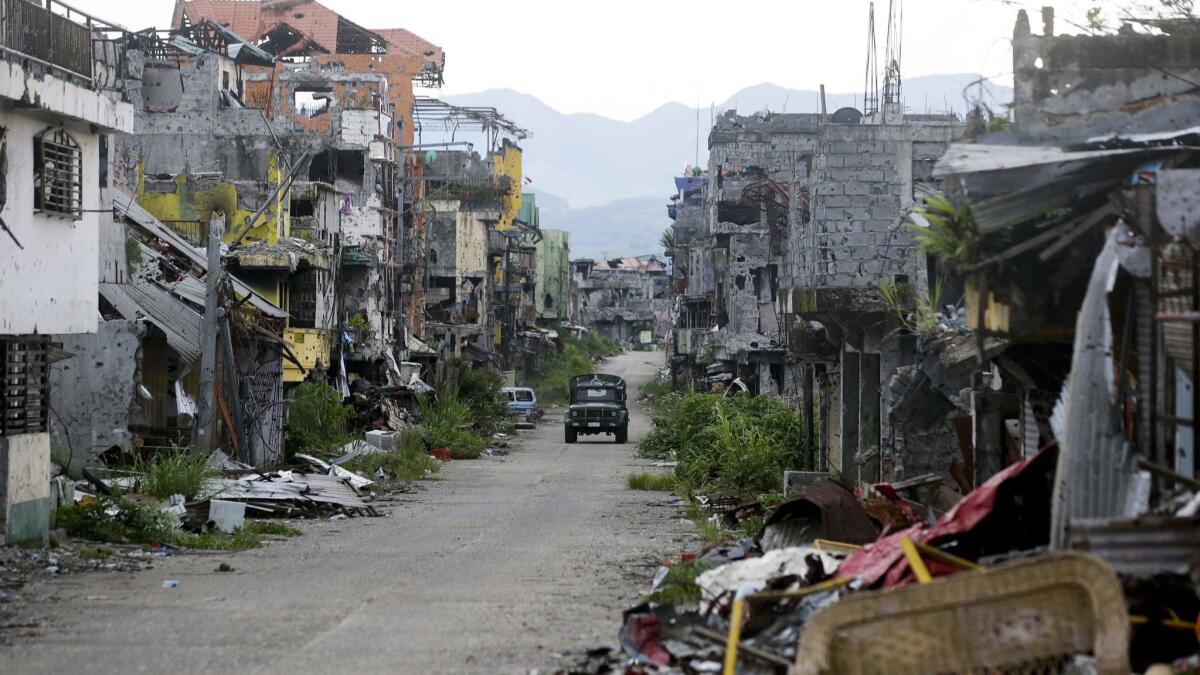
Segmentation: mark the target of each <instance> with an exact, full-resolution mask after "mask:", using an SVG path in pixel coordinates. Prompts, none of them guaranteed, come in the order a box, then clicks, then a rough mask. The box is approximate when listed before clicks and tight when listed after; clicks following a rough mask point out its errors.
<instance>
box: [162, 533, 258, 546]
mask: <svg viewBox="0 0 1200 675" xmlns="http://www.w3.org/2000/svg"><path fill="white" fill-rule="evenodd" d="M167 543H170V544H174V545H175V546H179V547H181V548H191V549H196V550H200V551H245V550H247V549H251V548H259V547H261V546H262V537H261V536H259V534H258V533H257V532H255V531H254V530H252V529H251V528H249V527H243V528H242V529H240V530H238V531H237V532H235V533H234V534H225V533H224V532H205V533H204V534H192V533H190V532H174V533H172V534H171V536H170V537H169V539H168V540H167Z"/></svg>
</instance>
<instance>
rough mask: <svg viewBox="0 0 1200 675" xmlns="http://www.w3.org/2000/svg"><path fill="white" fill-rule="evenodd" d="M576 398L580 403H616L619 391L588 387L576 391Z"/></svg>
mask: <svg viewBox="0 0 1200 675" xmlns="http://www.w3.org/2000/svg"><path fill="white" fill-rule="evenodd" d="M575 398H576V399H577V400H578V401H579V402H580V403H614V402H616V401H617V390H616V389H611V388H608V387H587V388H580V389H576V390H575Z"/></svg>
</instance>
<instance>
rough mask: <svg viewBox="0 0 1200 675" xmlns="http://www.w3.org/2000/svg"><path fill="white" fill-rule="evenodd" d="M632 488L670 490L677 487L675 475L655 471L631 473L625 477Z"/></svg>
mask: <svg viewBox="0 0 1200 675" xmlns="http://www.w3.org/2000/svg"><path fill="white" fill-rule="evenodd" d="M625 484H626V485H628V486H629V489H630V490H654V491H661V492H670V491H671V490H674V489H675V477H674V476H663V475H661V474H653V473H631V474H629V477H628V478H626V479H625Z"/></svg>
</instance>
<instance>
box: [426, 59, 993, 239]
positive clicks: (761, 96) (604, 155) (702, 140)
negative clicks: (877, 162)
mask: <svg viewBox="0 0 1200 675" xmlns="http://www.w3.org/2000/svg"><path fill="white" fill-rule="evenodd" d="M978 79H979V77H978V76H977V75H971V74H960V75H932V76H928V77H915V78H912V79H910V80H906V81H905V82H904V101H905V105H906V107H907V108H908V109H909V110H910V111H911V112H913V113H925V112H933V113H939V112H945V111H953V112H956V113H959V114H962V113H963V112H964V111H965V110H966V108H967V103H966V101H964V89H966V88H967V87H968V85H970V84H971V83H973V82H975V81H977V80H978ZM979 93H980V90H979V87H978V86H975V87H971V88H970V96H971V98H972V99H976V98H978V97H979ZM818 99H819V94H818V93H817V92H815V91H806V90H796V89H786V88H784V87H780V86H777V85H774V84H770V83H764V84H758V85H754V86H752V87H747V88H745V89H742V90H741V91H739V92H737V93H736V94H734V95H733V96H730V97H729V99H728V100H726V101H724V102H722V103H720V104H718V105H715V106H712V107H705V108H702V109H701V110H700V111H699V119H700V128H699V157H700V163H701V164H706V163H707V157H708V150H707V146H708V142H707V139H708V129H709V127H710V126H711V118H712V116H713V115H716V114H720V113H721V112H723V111H725V110H730V109H734V108H736V109H737V111H738V112H739V113H741V114H751V113H755V112H759V111H763V110H770V111H772V112H818V111H819V108H820V102H819V100H818ZM444 100H445V101H447V102H448V103H453V104H455V105H462V106H492V107H494V108H497V109H498V110H499V111H500V112H502V113H503V114H504V115H505V116H507V117H508V118H509V119H511V120H513V121H514V122H516V123H517V124H519V125H521V126H522V127H525V128H526V129H529V130H530V131H531V132H532V134H533V135H532V136H531V137H530V138H527V139H525V140H524V141H522V142H521V147H522V148H523V149H524V150H525V153H524V171H525V175H526V176H527V177H529V178H530V179H532V183H531V184H530V186H529V187H530V188H532V189H533V190H534V191H536V192H541V193H545V194H546V199H543V198H541V197H539V200H538V201H539V204H540V205H542V209H543V217H542V225H543V227H548V228H559V229H565V230H569V231H572V232H573V233H574V235H573V237H572V239H573V240H572V249H573V252H572V255H573V256H574V255H577V253H576V252H578V255H589V256H596V255H599V254H600V253H599V252H602V251H605V250H607V251H608V252H609V253H610V254H611V255H618V254H640V253H651V252H653V251H654V250H656V249H657V240H658V236H659V234H660V233H661V231H662V229H663V228H664V227H666V226H667V225H668V224H669V223H670V221H669V220H668V219H667V218H666V209H665V208H663V207H664V206H665V205H666V203H667V198H668V195H669V194H670V193H671V190H672V189H673V185H672V182H671V179H672V177H673V176H675V175H677V174H679V173H680V172H681V171H682V169H683V166H684V165H685V164H689V163H692V162H694V161H695V160H696V156H697V125H696V119H697V110H696V108H694V107H691V106H687V105H684V104H682V103H674V102H672V103H667V104H665V105H663V106H661V107H659V108H658V109H656V110H654V111H652V112H650V113H648V114H646V115H643V116H642V117H639V118H638V119H636V120H633V121H631V122H622V121H619V120H614V119H610V118H607V117H602V116H600V115H593V114H590V113H573V114H563V113H560V112H558V111H557V110H555V109H554V108H551V107H550V106H548V105H546V104H545V103H542V102H541V101H540V100H538V99H537V98H535V97H533V96H530V95H527V94H521V93H519V92H516V91H513V90H511V89H492V90H488V91H484V92H479V93H475V94H462V95H458V96H446V97H444ZM983 100H984V102H985V103H987V104H988V105H989V106H991V107H992V109H993V110H997V111H999V110H1003V105H1004V104H1005V103H1008V102H1009V101H1011V100H1012V89H1010V88H1008V87H1002V86H998V85H995V84H992V83H990V82H989V83H987V84H986V85H984V87H983ZM861 102H862V93H861V92H859V93H841V94H835V93H829V94H827V96H826V105H827V107H828V109H829V112H830V113H832V112H833V111H835V110H837V109H838V108H840V107H845V106H854V107H859V108H861V105H862V103H861ZM462 138H463V136H462V135H461V134H459V136H458V139H459V140H461V139H462ZM423 140H424V141H425V142H435V140H438V139H435V138H433V133H432V132H431V131H428V130H427V131H425V132H424V136H423ZM555 197H557V198H559V199H560V200H565V202H566V204H565V208H560V205H559V204H551V203H549V202H550V201H552V200H553V199H554V198H555ZM652 204H653V205H655V206H653V207H652V206H651V205H652ZM605 209H609V210H608V211H605ZM551 216H552V217H551ZM637 218H645V219H646V221H645V222H644V223H643V222H641V221H637V220H636V219H637ZM593 228H594V229H593ZM650 232H653V237H651V236H649V234H648V233H650ZM648 245H649V246H651V248H649V249H646V246H648ZM643 249H645V250H643ZM585 250H586V251H587V253H586V254H585V253H584V251H585Z"/></svg>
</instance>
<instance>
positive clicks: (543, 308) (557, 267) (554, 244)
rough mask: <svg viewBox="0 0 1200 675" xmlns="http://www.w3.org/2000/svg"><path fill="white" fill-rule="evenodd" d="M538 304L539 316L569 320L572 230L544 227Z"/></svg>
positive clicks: (539, 261)
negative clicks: (568, 231) (547, 228)
mask: <svg viewBox="0 0 1200 675" xmlns="http://www.w3.org/2000/svg"><path fill="white" fill-rule="evenodd" d="M535 281H536V286H535V289H536V290H535V294H534V295H535V304H534V309H535V310H536V311H537V316H538V318H539V319H548V320H557V321H562V320H566V319H567V318H569V317H568V313H569V310H570V305H571V301H570V295H569V294H570V292H571V246H570V234H569V233H567V232H564V231H562V230H542V240H541V241H540V242H538V243H537V277H536V279H535Z"/></svg>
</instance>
